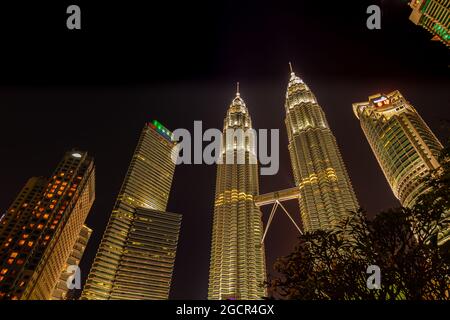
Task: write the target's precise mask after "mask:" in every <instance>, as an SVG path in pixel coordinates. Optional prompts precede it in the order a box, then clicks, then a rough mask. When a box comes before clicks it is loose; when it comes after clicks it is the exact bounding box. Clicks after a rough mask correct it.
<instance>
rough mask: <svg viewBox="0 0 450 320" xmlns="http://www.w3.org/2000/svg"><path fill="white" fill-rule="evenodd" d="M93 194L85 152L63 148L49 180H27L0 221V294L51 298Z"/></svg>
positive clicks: (90, 163) (91, 167)
mask: <svg viewBox="0 0 450 320" xmlns="http://www.w3.org/2000/svg"><path fill="white" fill-rule="evenodd" d="M94 199H95V168H94V162H93V159H92V158H91V157H89V156H88V155H87V153H86V152H81V151H70V152H67V153H66V154H65V155H64V157H63V159H62V161H61V162H60V163H59V165H58V167H57V168H56V170H55V171H54V173H53V175H52V177H51V178H50V179H43V178H32V179H30V180H29V181H28V182H27V184H26V185H25V187H24V188H23V189H22V191H21V192H20V194H19V195H18V197H17V198H16V200H15V201H14V202H13V204H12V205H11V207H10V208H9V209H8V211H7V212H6V213H5V214H4V215H3V216H2V219H1V220H0V225H1V229H0V232H1V238H0V239H1V241H2V242H1V251H0V298H3V299H37V300H47V299H50V298H51V296H52V292H53V290H54V288H55V286H56V285H57V283H58V281H59V279H60V277H61V272H62V270H63V269H64V267H65V265H66V262H67V260H68V258H69V256H70V254H71V252H72V250H73V248H74V246H75V244H76V241H77V239H78V237H79V235H80V232H81V230H82V228H83V224H84V222H85V220H86V217H87V215H88V213H89V211H90V209H91V207H92V204H93V202H94Z"/></svg>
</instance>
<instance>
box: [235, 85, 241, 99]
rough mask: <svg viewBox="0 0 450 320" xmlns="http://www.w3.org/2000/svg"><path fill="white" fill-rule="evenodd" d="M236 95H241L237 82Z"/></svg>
mask: <svg viewBox="0 0 450 320" xmlns="http://www.w3.org/2000/svg"><path fill="white" fill-rule="evenodd" d="M236 95H237V96H240V95H241V94H240V93H239V82H236Z"/></svg>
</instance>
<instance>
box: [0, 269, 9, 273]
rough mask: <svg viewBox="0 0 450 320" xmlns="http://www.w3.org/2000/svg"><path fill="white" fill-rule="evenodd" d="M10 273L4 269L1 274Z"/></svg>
mask: <svg viewBox="0 0 450 320" xmlns="http://www.w3.org/2000/svg"><path fill="white" fill-rule="evenodd" d="M7 272H8V269H6V268H3V269H2V271H0V273H1V274H6V273H7Z"/></svg>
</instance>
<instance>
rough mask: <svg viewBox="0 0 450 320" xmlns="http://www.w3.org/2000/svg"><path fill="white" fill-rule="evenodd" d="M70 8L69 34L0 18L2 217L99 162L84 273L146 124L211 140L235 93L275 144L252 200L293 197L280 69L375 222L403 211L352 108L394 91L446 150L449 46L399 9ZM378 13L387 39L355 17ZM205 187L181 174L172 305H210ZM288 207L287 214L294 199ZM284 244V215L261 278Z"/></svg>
mask: <svg viewBox="0 0 450 320" xmlns="http://www.w3.org/2000/svg"><path fill="white" fill-rule="evenodd" d="M73 3H78V4H80V6H81V9H82V30H81V31H79V32H69V31H67V30H66V29H65V19H66V15H65V8H66V7H67V5H69V4H72V2H70V3H69V2H67V1H66V2H65V1H55V2H54V3H53V4H52V3H45V4H43V3H41V2H39V3H36V2H34V3H33V4H30V5H28V6H27V5H25V4H23V3H22V4H20V5H19V4H15V5H8V6H7V7H3V8H2V10H1V11H0V39H1V40H0V41H1V42H0V62H1V68H0V108H1V109H0V110H1V118H0V121H1V125H0V136H1V137H2V138H1V139H0V154H1V160H0V186H1V189H0V190H1V192H0V210H2V211H3V210H5V209H6V208H7V207H8V205H9V204H10V203H11V201H12V200H13V199H14V197H15V195H16V194H17V192H18V191H19V190H20V188H21V187H22V185H23V184H24V183H25V181H26V180H27V179H28V178H29V177H31V176H36V175H44V176H49V175H50V174H51V171H52V169H53V168H54V167H55V166H56V164H57V163H58V161H59V160H60V158H61V156H62V154H63V153H64V152H65V151H66V150H68V149H71V148H72V147H78V148H81V149H83V150H87V151H88V152H89V153H90V154H92V155H93V156H94V157H95V160H96V168H97V200H96V203H95V205H94V207H93V209H92V211H91V213H90V216H89V218H88V224H89V225H90V226H91V227H92V228H93V229H94V234H93V236H92V238H91V241H90V243H89V246H88V248H87V252H86V254H85V258H84V259H83V262H82V271H83V272H84V274H86V273H87V271H88V270H89V268H90V264H91V262H92V259H93V257H94V255H95V251H96V247H97V246H98V244H99V241H100V239H101V236H102V233H103V230H104V228H105V226H106V222H107V219H108V217H109V215H110V213H111V208H112V206H113V203H114V200H115V197H116V195H117V193H118V190H119V188H120V184H121V181H122V179H123V177H124V175H125V172H126V168H127V165H128V162H129V160H130V157H131V154H132V152H133V149H134V147H135V144H136V142H137V139H138V135H139V132H140V130H141V129H142V127H143V125H144V123H145V122H147V121H150V120H151V119H158V120H159V121H160V122H162V123H163V124H164V125H165V126H166V127H168V128H169V129H175V128H187V129H190V130H192V128H193V121H194V120H202V121H203V127H204V128H211V127H214V128H222V125H223V118H224V116H225V113H226V109H227V107H228V105H229V103H230V101H231V99H232V98H233V97H234V92H235V82H236V81H240V83H241V95H242V97H243V98H244V100H245V101H246V103H247V106H248V108H249V111H250V113H251V115H252V118H253V125H254V127H255V128H279V129H280V133H281V141H280V153H281V154H280V171H279V173H278V175H276V176H263V177H261V178H260V189H261V192H263V193H264V192H269V191H274V190H277V189H281V188H286V187H290V186H293V178H292V175H291V168H290V162H289V158H288V153H287V137H286V131H285V126H284V96H285V90H286V85H287V81H288V78H289V69H288V65H287V62H288V61H292V62H293V64H294V69H295V70H296V72H297V74H298V75H300V76H301V77H302V78H303V79H304V81H305V82H306V83H307V84H308V85H309V86H310V88H311V89H312V90H313V92H314V93H315V94H316V96H317V98H318V100H319V103H320V105H321V106H322V108H323V109H324V111H325V113H326V115H327V118H328V121H329V123H330V125H331V127H332V130H333V132H334V134H335V136H336V138H337V141H338V144H339V146H340V149H341V152H342V154H343V157H344V161H345V163H346V165H347V168H348V170H349V174H350V177H351V180H352V182H353V185H354V188H355V190H356V193H357V196H358V199H359V201H360V204H361V205H362V207H364V208H365V209H366V210H367V211H368V212H369V213H371V214H374V213H376V212H378V211H380V210H383V209H387V208H390V207H393V206H397V205H398V202H397V201H396V199H395V198H394V197H393V195H392V193H391V191H390V188H389V186H388V184H387V182H386V181H385V178H384V176H383V174H382V172H381V170H380V168H379V166H378V164H377V162H376V160H375V158H374V156H373V154H372V152H371V150H370V147H369V145H368V143H367V141H366V140H365V138H364V136H363V133H362V131H361V129H360V127H359V123H358V121H357V120H356V118H355V117H354V115H353V113H352V108H351V104H352V103H353V102H358V101H366V99H367V97H368V96H369V95H371V94H374V93H377V92H385V93H387V92H390V91H392V90H395V89H399V90H400V91H401V92H402V93H403V95H404V96H405V97H406V98H407V99H408V100H409V101H411V103H412V104H413V105H414V106H415V107H416V109H417V110H418V111H419V112H420V114H421V115H422V117H423V118H424V119H425V121H426V122H427V123H428V124H429V125H430V127H431V128H432V130H433V131H434V132H435V133H436V134H437V135H438V137H439V138H440V139H441V140H444V138H445V131H444V129H443V126H442V123H443V121H444V120H446V119H447V120H448V119H449V118H450V112H449V102H450V93H449V92H450V90H449V88H450V80H449V79H450V78H449V70H450V69H449V63H450V59H449V58H450V55H449V53H450V50H448V49H447V48H446V47H445V46H444V45H443V44H441V43H438V42H432V41H430V38H431V36H430V34H429V33H427V32H426V31H425V30H423V29H422V28H420V27H417V26H415V25H414V24H412V23H411V22H410V21H409V20H408V16H409V13H410V9H409V7H408V5H407V1H400V0H398V1H370V2H367V1H355V3H357V4H352V5H350V4H349V1H346V2H343V1H336V2H335V1H333V3H332V4H331V2H330V4H328V1H327V2H326V4H325V1H274V2H273V3H270V2H263V1H250V2H245V3H240V2H237V1H226V2H225V1H223V2H221V1H209V2H206V1H205V2H193V1H185V2H181V3H179V4H178V3H174V2H168V3H167V4H165V5H164V4H159V5H158V6H157V5H156V4H152V5H149V4H148V5H147V7H144V6H143V5H142V4H140V3H139V4H138V2H137V1H136V2H135V3H134V4H133V2H131V1H127V2H123V4H120V3H119V2H118V3H116V4H112V3H111V2H109V1H108V2H107V1H96V5H95V6H94V5H93V4H91V3H87V1H74V2H73ZM125 3H126V4H125ZM343 3H347V5H343ZM374 3H375V4H376V3H378V4H380V5H381V7H382V11H383V15H382V29H381V30H374V31H371V30H368V29H367V28H366V24H365V23H366V18H367V16H368V15H367V14H366V13H365V11H366V8H367V6H368V5H369V4H374ZM214 187H215V167H214V166H206V165H196V166H179V167H177V169H176V172H175V178H174V184H173V189H172V193H171V197H170V200H169V206H168V210H169V211H173V212H179V213H182V214H183V224H182V231H181V236H180V242H179V248H178V253H177V261H176V267H175V276H174V282H173V288H172V293H171V297H172V298H175V299H183V298H185V299H204V298H206V294H207V283H208V268H209V250H210V236H211V222H212V219H211V218H212V211H213V200H214V199H213V198H214ZM288 207H289V208H290V210H291V211H294V210H298V209H297V204H296V203H295V202H293V203H290V204H289V205H288ZM269 210H270V208H265V209H264V212H265V215H264V216H265V219H267V215H268V211H269ZM296 217H297V218H298V219H299V217H298V215H297V216H296ZM295 238H296V233H295V229H294V228H293V227H292V226H291V225H290V222H289V221H288V220H287V218H285V217H284V216H283V215H281V212H280V213H279V216H278V217H277V219H276V220H275V221H274V224H273V225H272V229H271V231H270V232H269V234H268V237H267V239H266V250H267V263H268V269H269V270H271V267H270V266H271V265H272V263H273V262H274V260H275V259H276V258H277V257H278V256H281V255H284V254H287V253H288V252H289V251H290V250H291V249H292V247H293V245H294V244H295Z"/></svg>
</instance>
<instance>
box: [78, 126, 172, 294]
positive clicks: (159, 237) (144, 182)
mask: <svg viewBox="0 0 450 320" xmlns="http://www.w3.org/2000/svg"><path fill="white" fill-rule="evenodd" d="M171 137H172V134H171V133H170V131H169V130H167V129H166V128H165V127H164V126H162V125H161V124H160V123H159V122H158V121H153V122H151V123H149V124H146V125H145V126H144V129H143V130H142V133H141V135H140V138H139V141H138V144H137V147H136V149H135V151H134V154H133V157H132V160H131V163H130V166H129V168H128V171H127V173H126V176H125V179H124V182H123V184H122V188H121V190H120V192H119V195H118V197H117V201H116V203H115V205H114V208H113V211H112V214H111V217H110V220H109V222H108V225H107V227H106V231H105V233H104V235H103V238H102V241H101V244H100V247H99V249H98V251H97V255H96V257H95V260H94V263H93V265H92V268H91V271H90V273H89V276H88V279H87V282H86V284H85V286H84V288H83V293H82V296H81V298H82V299H100V300H108V299H111V300H115V299H131V300H141V299H142V300H153V299H167V298H168V294H169V289H170V283H171V281H170V280H171V277H170V275H171V273H172V270H173V267H174V257H175V250H176V241H175V240H174V239H175V238H177V237H178V229H177V230H175V229H173V227H171V225H172V224H173V223H172V220H170V218H169V217H171V216H173V215H174V214H169V213H164V211H165V210H166V206H167V201H168V198H169V192H170V189H171V185H172V178H173V174H174V171H175V164H174V162H173V161H172V158H171V154H172V149H173V147H174V146H175V143H174V142H173V141H172V138H171ZM140 208H142V210H141V209H140ZM138 209H139V210H138ZM143 209H148V210H152V212H160V213H161V218H160V220H161V221H159V222H158V223H156V222H152V223H151V221H149V220H148V221H149V222H148V225H147V226H145V224H146V222H145V221H146V220H145V219H150V220H151V219H152V218H150V217H147V218H146V217H145V214H144V212H145V211H143ZM164 217H166V218H164ZM164 219H166V220H164ZM173 219H174V218H173ZM153 221H156V220H155V219H154V218H153ZM164 221H166V222H167V225H166V226H164V223H165V222H164ZM157 226H159V227H157ZM166 238H167V239H169V238H170V239H171V240H170V241H167V243H166V242H165V241H166V240H163V239H166ZM173 241H175V247H173V246H174V242H173ZM156 256H161V257H162V258H160V259H161V261H159V262H158V258H156ZM152 259H153V260H152ZM163 260H164V261H163Z"/></svg>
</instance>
